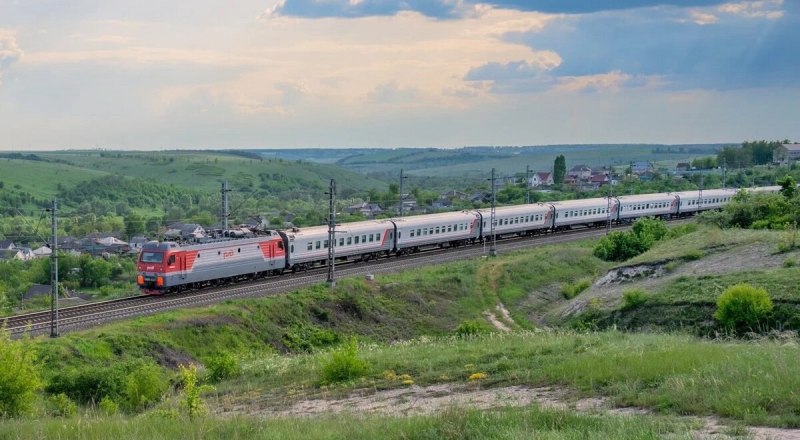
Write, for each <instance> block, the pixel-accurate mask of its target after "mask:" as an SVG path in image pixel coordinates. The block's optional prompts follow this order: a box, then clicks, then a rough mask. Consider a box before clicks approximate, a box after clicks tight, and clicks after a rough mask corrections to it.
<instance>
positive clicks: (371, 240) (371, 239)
mask: <svg viewBox="0 0 800 440" xmlns="http://www.w3.org/2000/svg"><path fill="white" fill-rule="evenodd" d="M411 236H412V237H413V236H414V231H411ZM374 239H375V234H369V242H370V243H372V242H373V241H374Z"/></svg>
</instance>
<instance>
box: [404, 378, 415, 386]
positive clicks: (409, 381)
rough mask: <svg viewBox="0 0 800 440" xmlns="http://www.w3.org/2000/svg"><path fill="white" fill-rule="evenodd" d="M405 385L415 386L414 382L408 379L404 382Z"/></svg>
mask: <svg viewBox="0 0 800 440" xmlns="http://www.w3.org/2000/svg"><path fill="white" fill-rule="evenodd" d="M403 385H414V381H413V380H411V379H406V380H404V381H403Z"/></svg>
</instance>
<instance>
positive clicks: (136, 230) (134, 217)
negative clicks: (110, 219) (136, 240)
mask: <svg viewBox="0 0 800 440" xmlns="http://www.w3.org/2000/svg"><path fill="white" fill-rule="evenodd" d="M144 224H145V219H144V217H142V216H141V215H139V214H137V213H135V212H131V213H130V214H128V217H126V218H125V235H126V236H127V237H128V239H131V238H133V237H134V236H136V235H140V234H143V233H144Z"/></svg>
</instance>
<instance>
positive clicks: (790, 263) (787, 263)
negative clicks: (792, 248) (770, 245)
mask: <svg viewBox="0 0 800 440" xmlns="http://www.w3.org/2000/svg"><path fill="white" fill-rule="evenodd" d="M795 266H797V258H795V257H789V258H787V259H785V260H783V267H786V268H789V267H795Z"/></svg>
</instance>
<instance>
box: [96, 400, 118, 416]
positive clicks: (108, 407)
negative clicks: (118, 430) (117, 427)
mask: <svg viewBox="0 0 800 440" xmlns="http://www.w3.org/2000/svg"><path fill="white" fill-rule="evenodd" d="M98 408H99V409H100V412H101V413H102V414H103V415H106V416H113V415H115V414H117V413H118V412H119V405H117V402H114V399H112V398H110V397H108V396H105V397H103V398H102V399H101V400H100V403H99V404H98Z"/></svg>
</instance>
